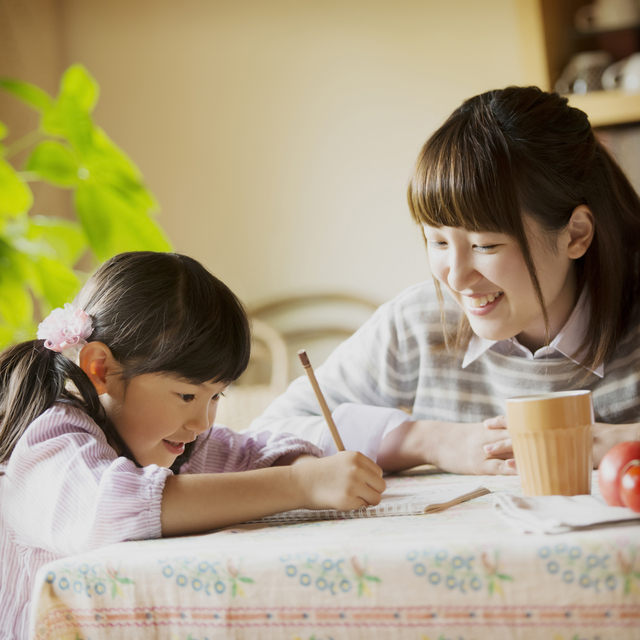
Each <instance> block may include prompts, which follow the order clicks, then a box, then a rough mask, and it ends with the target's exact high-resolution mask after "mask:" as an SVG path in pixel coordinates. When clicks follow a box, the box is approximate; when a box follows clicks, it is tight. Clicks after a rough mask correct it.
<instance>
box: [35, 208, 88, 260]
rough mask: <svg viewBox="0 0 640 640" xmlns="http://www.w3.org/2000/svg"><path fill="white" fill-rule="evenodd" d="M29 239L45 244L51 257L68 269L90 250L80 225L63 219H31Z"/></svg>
mask: <svg viewBox="0 0 640 640" xmlns="http://www.w3.org/2000/svg"><path fill="white" fill-rule="evenodd" d="M27 238H28V239H29V240H32V241H34V242H39V243H42V242H44V243H45V244H46V245H47V246H48V247H49V248H50V253H51V256H52V257H53V256H55V257H56V259H57V260H59V261H60V262H61V263H62V264H64V265H66V266H68V267H73V266H74V265H75V264H76V262H78V260H79V259H80V257H81V255H82V254H83V253H84V251H85V250H86V249H87V248H88V244H87V239H86V237H85V235H84V233H83V232H82V229H81V227H80V225H79V224H78V223H77V222H75V221H72V220H64V219H63V218H49V217H47V216H33V217H30V218H29V228H28V232H27Z"/></svg>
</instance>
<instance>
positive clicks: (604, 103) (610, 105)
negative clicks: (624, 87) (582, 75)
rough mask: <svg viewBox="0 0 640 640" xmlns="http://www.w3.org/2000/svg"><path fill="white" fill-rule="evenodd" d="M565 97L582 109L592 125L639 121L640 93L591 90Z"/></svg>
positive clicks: (603, 125) (573, 105)
mask: <svg viewBox="0 0 640 640" xmlns="http://www.w3.org/2000/svg"><path fill="white" fill-rule="evenodd" d="M567 97H568V98H569V104H570V105H571V106H572V107H577V108H578V109H582V111H584V112H585V113H586V114H587V115H588V116H589V121H590V122H591V126H593V127H606V126H610V125H614V124H625V123H630V122H640V93H635V94H629V93H624V92H622V91H592V92H591V93H586V94H584V95H580V96H579V95H576V94H572V95H570V96H567Z"/></svg>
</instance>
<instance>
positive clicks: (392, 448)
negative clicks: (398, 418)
mask: <svg viewBox="0 0 640 640" xmlns="http://www.w3.org/2000/svg"><path fill="white" fill-rule="evenodd" d="M378 462H379V464H380V466H381V467H382V468H383V469H384V470H385V471H399V470H401V469H408V468H410V467H414V466H417V465H420V464H434V465H436V466H437V467H438V468H440V469H442V470H443V471H449V472H451V473H460V474H469V475H497V474H504V475H514V474H516V473H517V471H516V466H515V460H514V459H513V452H512V448H511V440H510V438H509V434H508V432H507V428H506V420H505V418H504V416H497V417H496V418H491V419H489V420H485V421H484V422H472V423H465V422H462V423H458V422H439V421H436V420H417V421H415V422H405V423H404V424H402V425H400V426H399V427H398V428H397V429H394V430H393V431H392V432H391V433H390V434H389V435H387V436H386V437H385V438H384V440H383V441H382V446H381V447H380V451H379V452H378Z"/></svg>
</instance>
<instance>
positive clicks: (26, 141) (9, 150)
mask: <svg viewBox="0 0 640 640" xmlns="http://www.w3.org/2000/svg"><path fill="white" fill-rule="evenodd" d="M42 137H43V135H42V133H40V131H38V130H37V129H36V130H35V131H30V132H29V133H27V134H26V135H24V136H22V138H18V139H17V140H16V141H15V142H12V143H11V144H10V145H8V146H7V147H5V152H4V157H5V158H11V157H12V156H15V155H16V154H18V153H20V152H21V151H24V150H25V149H26V148H27V147H30V146H31V145H32V144H35V143H36V142H38V141H39V140H41V139H42Z"/></svg>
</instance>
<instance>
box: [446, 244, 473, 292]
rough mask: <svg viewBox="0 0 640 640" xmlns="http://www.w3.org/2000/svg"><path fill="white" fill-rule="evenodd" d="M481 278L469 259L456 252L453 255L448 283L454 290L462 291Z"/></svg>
mask: <svg viewBox="0 0 640 640" xmlns="http://www.w3.org/2000/svg"><path fill="white" fill-rule="evenodd" d="M479 279H480V274H479V273H478V272H477V271H476V270H475V268H474V266H473V264H472V263H471V262H470V261H469V260H468V259H466V258H465V257H463V256H460V255H458V254H455V253H454V254H453V255H452V256H451V259H450V262H449V273H448V274H447V283H448V284H449V286H450V287H451V289H453V291H457V292H462V291H464V290H465V289H468V288H469V287H470V286H472V285H473V284H475V282H476V281H477V280H479Z"/></svg>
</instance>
